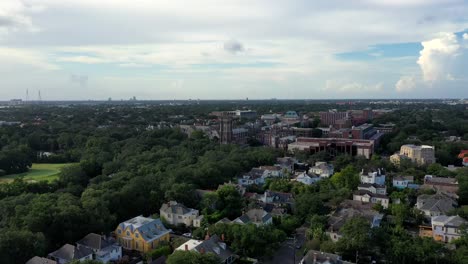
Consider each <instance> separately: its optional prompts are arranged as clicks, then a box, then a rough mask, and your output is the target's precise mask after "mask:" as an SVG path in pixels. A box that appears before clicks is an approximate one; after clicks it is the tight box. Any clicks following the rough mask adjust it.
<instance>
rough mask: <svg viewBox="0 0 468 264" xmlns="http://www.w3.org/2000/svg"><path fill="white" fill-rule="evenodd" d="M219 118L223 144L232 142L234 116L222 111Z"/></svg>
mask: <svg viewBox="0 0 468 264" xmlns="http://www.w3.org/2000/svg"><path fill="white" fill-rule="evenodd" d="M219 119H220V123H219V129H220V133H219V134H220V136H221V144H229V143H231V142H232V116H231V115H229V113H227V112H222V113H221V116H220V117H219Z"/></svg>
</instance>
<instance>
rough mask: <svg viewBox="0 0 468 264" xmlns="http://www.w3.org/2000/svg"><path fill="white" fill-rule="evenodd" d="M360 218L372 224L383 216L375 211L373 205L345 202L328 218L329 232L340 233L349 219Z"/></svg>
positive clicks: (352, 201) (351, 201)
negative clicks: (375, 219)
mask: <svg viewBox="0 0 468 264" xmlns="http://www.w3.org/2000/svg"><path fill="white" fill-rule="evenodd" d="M358 216H360V217H364V218H365V219H367V220H368V221H369V223H372V221H373V220H374V218H382V217H383V215H382V214H379V213H378V212H377V211H375V210H374V209H373V204H371V203H362V202H361V201H354V200H344V201H343V202H342V203H341V204H340V205H339V206H338V208H337V209H336V210H335V211H334V212H333V213H332V214H331V215H330V217H329V218H328V226H329V230H330V231H334V232H336V231H339V230H340V229H341V227H342V226H343V225H344V224H345V223H346V222H347V221H348V220H349V219H351V218H353V217H358Z"/></svg>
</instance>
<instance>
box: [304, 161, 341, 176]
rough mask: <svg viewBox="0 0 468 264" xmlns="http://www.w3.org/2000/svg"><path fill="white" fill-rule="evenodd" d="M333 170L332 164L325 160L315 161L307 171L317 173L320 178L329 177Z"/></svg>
mask: <svg viewBox="0 0 468 264" xmlns="http://www.w3.org/2000/svg"><path fill="white" fill-rule="evenodd" d="M334 172H335V170H334V168H333V165H332V164H327V163H326V162H316V163H315V166H313V167H311V168H310V169H309V173H313V174H316V175H319V176H320V177H322V178H329V177H331V176H332V175H333V173H334Z"/></svg>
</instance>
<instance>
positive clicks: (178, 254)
mask: <svg viewBox="0 0 468 264" xmlns="http://www.w3.org/2000/svg"><path fill="white" fill-rule="evenodd" d="M166 263H167V264H180V263H190V264H218V263H220V260H219V258H218V256H216V255H215V254H213V253H206V254H200V253H198V252H195V251H192V250H190V251H183V250H177V251H175V252H174V253H173V254H172V255H170V256H169V257H168V258H167V260H166Z"/></svg>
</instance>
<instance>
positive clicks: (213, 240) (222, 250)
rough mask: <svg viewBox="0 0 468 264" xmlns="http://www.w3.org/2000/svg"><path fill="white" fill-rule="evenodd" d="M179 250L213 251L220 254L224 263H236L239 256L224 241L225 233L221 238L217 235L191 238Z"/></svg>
mask: <svg viewBox="0 0 468 264" xmlns="http://www.w3.org/2000/svg"><path fill="white" fill-rule="evenodd" d="M177 250H185V251H196V252H199V253H201V254H205V253H212V254H215V255H216V256H218V258H219V259H220V263H222V264H231V263H234V261H235V260H236V259H237V257H238V256H237V255H235V254H234V253H233V252H232V251H231V250H230V249H229V247H228V246H227V245H226V243H225V242H224V235H222V236H221V238H219V237H218V236H217V235H214V236H212V237H209V236H207V237H206V238H205V240H204V241H201V240H195V239H190V240H189V241H187V242H185V243H184V244H182V245H181V246H180V247H178V248H176V251H177Z"/></svg>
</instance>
